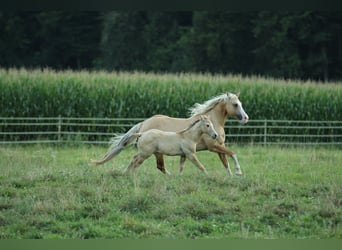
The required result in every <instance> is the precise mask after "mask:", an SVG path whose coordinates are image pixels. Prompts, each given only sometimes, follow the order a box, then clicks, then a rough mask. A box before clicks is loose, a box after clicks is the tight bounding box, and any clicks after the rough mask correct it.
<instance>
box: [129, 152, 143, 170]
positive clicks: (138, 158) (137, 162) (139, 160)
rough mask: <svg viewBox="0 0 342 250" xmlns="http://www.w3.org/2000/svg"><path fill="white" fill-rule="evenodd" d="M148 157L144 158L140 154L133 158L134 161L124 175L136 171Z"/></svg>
mask: <svg viewBox="0 0 342 250" xmlns="http://www.w3.org/2000/svg"><path fill="white" fill-rule="evenodd" d="M145 159H146V157H142V156H141V155H140V154H139V153H138V154H136V155H135V156H133V159H132V160H131V162H130V163H129V164H128V166H127V167H126V169H125V170H124V174H127V173H128V172H129V171H131V170H134V169H135V168H136V167H137V166H138V165H140V164H141V163H142V162H143V161H144V160H145Z"/></svg>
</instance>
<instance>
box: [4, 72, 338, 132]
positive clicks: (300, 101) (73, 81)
mask: <svg viewBox="0 0 342 250" xmlns="http://www.w3.org/2000/svg"><path fill="white" fill-rule="evenodd" d="M0 89H1V92H0V117H58V116H62V117H98V118H146V117H150V116H152V115H154V114H166V115H169V116H175V117H187V116H188V109H189V108H190V107H191V106H192V105H194V104H195V103H196V102H199V103H202V102H204V101H206V100H208V99H210V98H212V97H213V96H216V95H219V94H221V93H224V92H227V91H229V92H233V93H236V92H240V93H241V94H240V100H241V101H242V103H243V107H244V109H245V110H246V112H247V113H248V115H249V117H250V118H251V119H253V120H262V119H269V120H275V119H276V120H302V121H305V120H315V121H340V120H342V85H341V83H335V84H333V83H330V84H322V83H317V82H300V81H286V80H279V79H272V78H262V77H256V76H253V77H242V76H239V75H210V74H190V73H184V74H154V73H143V72H104V71H94V72H89V71H78V72H75V71H67V70H66V71H53V70H50V69H43V70H28V69H9V70H4V69H1V70H0ZM2 129H6V126H2ZM11 129H13V130H15V127H13V126H12V127H11ZM75 129H76V130H77V129H78V130H82V128H75ZM110 132H115V131H110ZM118 132H123V131H118Z"/></svg>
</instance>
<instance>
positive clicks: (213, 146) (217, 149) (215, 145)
mask: <svg viewBox="0 0 342 250" xmlns="http://www.w3.org/2000/svg"><path fill="white" fill-rule="evenodd" d="M208 149H209V150H210V151H213V152H217V153H219V154H228V155H229V156H230V157H231V158H232V159H233V161H234V164H235V169H236V172H235V174H236V175H242V171H241V167H240V164H239V161H238V159H237V155H236V154H235V153H234V152H233V151H232V150H231V149H229V148H226V147H225V146H224V144H221V145H220V144H218V143H213V144H211V145H208ZM220 159H221V156H220ZM221 160H222V159H221Z"/></svg>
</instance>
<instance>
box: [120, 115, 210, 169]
mask: <svg viewBox="0 0 342 250" xmlns="http://www.w3.org/2000/svg"><path fill="white" fill-rule="evenodd" d="M204 134H206V135H207V136H209V137H210V138H212V139H213V140H215V139H216V138H217V133H216V131H215V129H214V127H213V124H212V123H211V121H210V120H209V118H208V117H207V116H206V115H201V116H200V119H199V120H196V121H195V122H193V123H192V124H191V125H190V126H189V127H188V128H186V129H184V130H182V131H180V132H165V131H161V130H159V129H150V130H148V131H146V132H143V133H136V134H134V135H133V136H131V138H130V140H129V141H128V142H127V143H131V142H132V141H134V140H135V139H136V138H138V140H137V148H138V153H137V154H136V155H135V156H134V157H133V159H132V160H131V162H130V163H129V165H128V166H127V168H126V170H125V172H128V171H129V170H131V169H133V171H134V172H135V171H136V169H137V168H138V166H139V165H141V164H142V163H143V161H144V160H146V159H147V158H148V157H150V156H151V155H152V154H163V155H164V154H165V155H170V156H174V155H180V156H181V166H180V169H179V171H180V173H182V171H183V166H184V162H185V160H186V158H188V159H189V160H190V161H191V162H192V163H193V164H195V166H196V167H198V168H199V169H200V170H202V171H203V172H204V173H205V174H207V171H206V169H205V167H204V166H203V165H202V163H200V162H199V160H198V159H197V157H196V155H195V153H196V144H197V143H198V142H199V141H200V140H201V139H202V138H201V137H202V135H204Z"/></svg>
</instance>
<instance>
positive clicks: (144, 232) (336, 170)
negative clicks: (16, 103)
mask: <svg viewBox="0 0 342 250" xmlns="http://www.w3.org/2000/svg"><path fill="white" fill-rule="evenodd" d="M233 149H234V150H235V151H236V152H237V153H238V156H239V160H240V164H241V168H242V170H243V172H244V176H242V177H233V178H229V177H228V176H227V175H226V172H225V171H224V168H223V167H222V165H221V163H220V162H219V159H218V157H217V156H216V155H215V154H212V153H209V152H199V153H198V157H199V159H200V161H201V162H202V163H203V164H204V165H205V166H206V168H207V170H208V172H209V177H206V176H204V175H203V174H202V173H200V171H199V170H198V169H197V168H196V167H194V166H193V165H192V164H191V163H190V162H186V165H185V169H184V173H183V175H182V176H179V175H178V161H179V158H178V157H167V158H166V164H167V166H168V169H169V171H170V172H171V173H172V174H173V175H172V176H163V175H162V174H161V173H160V172H159V171H158V170H157V169H156V168H155V164H154V159H153V158H150V159H148V160H147V161H146V162H145V163H144V164H143V165H142V167H141V168H140V171H139V174H138V178H137V180H136V182H135V181H134V180H133V179H132V177H130V176H125V175H122V174H121V171H122V169H123V168H124V167H125V166H126V165H127V164H128V162H129V160H130V158H131V157H132V156H133V154H134V149H127V150H126V151H124V152H123V153H122V154H120V155H119V156H118V157H117V158H116V159H114V160H112V161H110V162H109V163H107V164H105V165H103V166H99V167H93V166H90V165H89V163H88V162H89V159H91V158H98V157H100V156H102V155H103V154H104V153H105V152H106V150H107V148H105V147H100V146H81V147H66V146H65V147H64V146H60V147H54V146H46V145H43V146H39V145H36V146H6V147H4V146H1V147H0V238H1V239H19V238H45V239H46V238H158V239H160V238H176V239H184V238H185V239H188V238H239V239H250V238H252V239H254V238H310V239H312V238H313V239H317V238H342V228H341V222H342V219H341V218H342V168H341V162H342V154H341V150H340V149H337V148H316V147H307V148H302V147H295V148H281V147H256V146H254V147H251V146H242V147H238V146H235V145H234V146H233ZM231 165H233V164H231Z"/></svg>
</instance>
